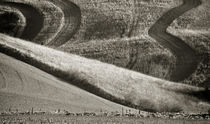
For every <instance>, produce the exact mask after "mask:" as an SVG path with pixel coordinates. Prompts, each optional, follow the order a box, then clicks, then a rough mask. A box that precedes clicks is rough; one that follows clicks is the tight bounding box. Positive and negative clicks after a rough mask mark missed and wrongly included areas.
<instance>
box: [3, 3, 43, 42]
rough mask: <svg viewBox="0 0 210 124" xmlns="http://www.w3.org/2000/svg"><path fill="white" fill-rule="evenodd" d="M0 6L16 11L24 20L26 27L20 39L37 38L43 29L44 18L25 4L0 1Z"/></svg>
mask: <svg viewBox="0 0 210 124" xmlns="http://www.w3.org/2000/svg"><path fill="white" fill-rule="evenodd" d="M0 4H1V5H5V6H10V7H14V8H16V9H18V10H19V11H20V12H21V13H22V14H23V16H24V17H25V18H26V27H25V29H24V31H23V33H22V35H21V36H20V38H22V39H25V40H33V38H35V37H36V36H37V34H38V33H39V32H40V30H41V29H42V27H43V22H44V18H43V17H42V15H41V14H40V13H39V12H38V11H37V10H36V9H35V8H33V7H32V6H30V5H27V4H23V3H15V2H6V1H2V2H0Z"/></svg>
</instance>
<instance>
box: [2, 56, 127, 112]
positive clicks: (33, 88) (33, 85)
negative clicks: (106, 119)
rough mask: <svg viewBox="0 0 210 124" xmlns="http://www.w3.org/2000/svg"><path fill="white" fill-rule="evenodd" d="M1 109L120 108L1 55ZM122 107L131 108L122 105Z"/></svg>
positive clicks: (113, 109)
mask: <svg viewBox="0 0 210 124" xmlns="http://www.w3.org/2000/svg"><path fill="white" fill-rule="evenodd" d="M0 58H1V59H0V101H1V102H0V111H1V112H2V111H8V110H9V108H11V109H12V110H16V109H18V110H19V111H28V110H31V108H34V110H35V111H38V110H40V109H41V110H43V111H55V110H58V109H61V110H64V109H65V110H68V111H70V112H85V111H86V110H88V111H90V112H99V111H100V109H102V110H103V111H109V112H111V111H121V109H122V107H123V106H121V105H118V104H115V103H113V102H109V101H107V100H104V99H102V98H99V97H97V96H95V95H93V94H90V93H88V92H86V91H84V90H81V89H79V88H77V87H75V86H73V85H71V84H67V83H66V82H64V81H61V80H59V79H57V78H55V77H54V76H52V75H49V74H47V73H45V72H43V71H41V70H39V69H37V68H35V67H33V66H30V65H28V64H25V63H23V62H21V61H18V60H16V59H14V58H11V57H8V56H6V55H4V54H0ZM124 108H125V109H130V108H127V107H124Z"/></svg>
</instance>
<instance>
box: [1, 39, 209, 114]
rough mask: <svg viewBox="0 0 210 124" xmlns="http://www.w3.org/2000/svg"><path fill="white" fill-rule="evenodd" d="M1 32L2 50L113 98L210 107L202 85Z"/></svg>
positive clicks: (179, 107) (146, 104)
mask: <svg viewBox="0 0 210 124" xmlns="http://www.w3.org/2000/svg"><path fill="white" fill-rule="evenodd" d="M0 36H1V39H0V40H1V42H0V44H1V45H0V46H1V52H3V53H5V52H6V53H7V54H8V55H10V56H13V57H15V58H17V59H19V60H22V61H24V62H26V63H29V64H33V65H34V66H35V67H37V68H40V69H42V70H44V71H46V72H48V73H50V74H53V75H55V76H56V77H59V78H61V79H64V80H66V81H67V82H68V83H70V84H73V85H76V86H77V87H79V88H81V89H84V90H86V91H89V92H91V93H93V94H96V95H98V96H101V97H103V98H106V99H108V100H111V101H113V102H117V103H120V104H123V105H127V106H130V107H137V108H139V109H141V110H147V111H186V112H193V111H195V112H198V111H199V112H206V111H207V110H208V108H209V107H210V106H209V104H208V103H207V102H206V101H208V100H209V99H208V97H207V95H208V93H209V92H208V91H207V92H205V91H204V89H202V88H196V87H191V86H188V85H182V84H176V83H172V82H168V81H164V80H160V79H156V78H153V77H150V76H146V75H143V74H140V73H137V72H133V71H129V70H126V69H122V68H119V67H116V66H114V65H109V64H105V63H101V62H99V61H96V60H90V59H86V58H82V57H80V56H77V55H73V54H67V53H64V52H60V51H56V50H53V49H51V48H47V47H43V46H40V45H36V44H33V43H30V42H26V41H22V40H19V39H14V38H11V37H8V36H5V35H0ZM128 85H129V86H128ZM186 100H187V101H186ZM197 101H200V102H197ZM202 101H203V102H202ZM177 102H178V103H177ZM186 102H187V103H188V104H186Z"/></svg>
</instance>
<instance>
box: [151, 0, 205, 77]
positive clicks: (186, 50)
mask: <svg viewBox="0 0 210 124" xmlns="http://www.w3.org/2000/svg"><path fill="white" fill-rule="evenodd" d="M200 4H201V1H200V0H183V4H182V5H181V6H178V7H175V8H173V9H171V10H170V11H168V12H166V13H165V14H164V15H163V16H162V17H161V18H160V19H159V20H158V21H157V22H156V23H155V24H154V25H153V26H152V27H151V28H150V29H149V32H148V33H149V35H150V36H151V37H153V38H154V39H156V40H157V41H158V42H159V43H160V44H162V45H163V46H165V47H166V48H168V49H169V50H170V51H171V52H172V53H173V54H174V55H175V56H176V57H177V61H176V68H175V70H174V71H173V73H172V76H171V80H172V81H182V80H184V79H185V78H187V77H188V76H190V75H191V74H192V73H193V72H194V71H195V69H196V67H197V65H198V60H199V58H198V57H197V56H196V52H195V51H194V50H193V49H192V48H191V47H190V46H188V45H187V44H186V43H185V42H184V41H183V40H181V39H180V38H178V37H175V36H173V35H171V34H169V33H168V32H167V28H168V26H170V24H171V23H172V22H173V21H174V20H175V19H176V18H178V17H179V16H181V15H182V14H183V13H185V12H186V11H188V10H191V9H193V8H195V7H197V6H199V5H200Z"/></svg>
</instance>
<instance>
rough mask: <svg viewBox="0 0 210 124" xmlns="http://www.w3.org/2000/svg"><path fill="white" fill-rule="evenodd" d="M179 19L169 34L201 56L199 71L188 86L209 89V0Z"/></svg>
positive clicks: (203, 0) (194, 74)
mask: <svg viewBox="0 0 210 124" xmlns="http://www.w3.org/2000/svg"><path fill="white" fill-rule="evenodd" d="M202 2H203V4H202V5H200V6H199V7H198V8H195V9H193V10H191V11H189V12H187V13H185V14H184V15H182V16H181V17H179V18H178V19H176V20H175V21H174V23H173V24H172V25H171V27H170V28H169V30H168V31H169V32H170V33H172V34H174V35H176V36H178V37H180V38H181V39H183V40H184V41H185V42H186V43H187V44H188V45H190V46H191V47H192V48H193V49H194V50H196V51H197V54H198V55H199V56H200V59H201V61H200V63H199V65H198V68H197V70H196V71H195V72H194V73H193V74H192V75H191V76H190V77H189V78H188V79H186V80H185V81H183V82H184V83H186V84H191V85H196V86H203V87H209V84H210V82H209V79H210V75H209V74H210V65H209V63H210V52H209V51H210V44H209V41H210V39H209V38H210V31H209V30H210V23H209V19H210V13H209V7H210V6H209V5H210V2H209V1H208V0H202Z"/></svg>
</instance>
